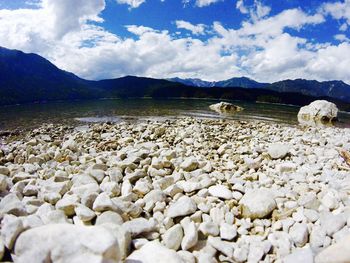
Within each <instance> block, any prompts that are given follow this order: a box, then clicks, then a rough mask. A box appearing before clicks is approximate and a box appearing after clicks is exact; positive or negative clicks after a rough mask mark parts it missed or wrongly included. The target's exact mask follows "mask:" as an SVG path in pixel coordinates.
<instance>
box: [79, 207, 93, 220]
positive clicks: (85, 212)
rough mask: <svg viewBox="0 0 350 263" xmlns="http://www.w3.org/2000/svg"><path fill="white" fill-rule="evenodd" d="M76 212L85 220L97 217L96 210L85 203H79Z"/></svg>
mask: <svg viewBox="0 0 350 263" xmlns="http://www.w3.org/2000/svg"><path fill="white" fill-rule="evenodd" d="M75 214H76V215H77V216H78V217H79V219H80V220H82V221H83V222H88V221H91V220H92V219H93V218H95V217H96V214H95V212H94V211H92V210H91V209H90V208H88V207H86V206H84V205H78V206H76V207H75Z"/></svg>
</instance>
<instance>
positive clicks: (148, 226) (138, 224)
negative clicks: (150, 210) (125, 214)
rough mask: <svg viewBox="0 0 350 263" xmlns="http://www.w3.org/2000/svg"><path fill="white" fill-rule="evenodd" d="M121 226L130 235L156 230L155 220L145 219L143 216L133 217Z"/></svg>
mask: <svg viewBox="0 0 350 263" xmlns="http://www.w3.org/2000/svg"><path fill="white" fill-rule="evenodd" d="M123 228H124V229H125V230H126V231H128V232H129V233H130V234H131V236H132V237H135V236H137V235H139V234H142V233H147V232H152V231H154V230H156V222H155V220H154V219H153V220H152V219H150V220H147V219H145V218H142V217H140V218H135V219H133V220H131V221H127V222H125V223H124V224H123Z"/></svg>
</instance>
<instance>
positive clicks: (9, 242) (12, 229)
mask: <svg viewBox="0 0 350 263" xmlns="http://www.w3.org/2000/svg"><path fill="white" fill-rule="evenodd" d="M24 230H25V229H24V226H23V222H22V220H21V219H20V218H18V217H16V216H14V215H5V216H4V218H3V219H2V221H1V238H2V240H3V242H4V245H5V246H6V247H7V248H8V249H12V248H13V245H14V244H15V241H16V238H17V237H18V235H19V234H20V233H21V232H22V231H24Z"/></svg>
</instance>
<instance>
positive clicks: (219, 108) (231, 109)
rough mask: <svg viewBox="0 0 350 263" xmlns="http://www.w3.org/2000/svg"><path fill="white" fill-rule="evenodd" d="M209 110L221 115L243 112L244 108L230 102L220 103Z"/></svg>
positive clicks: (211, 106)
mask: <svg viewBox="0 0 350 263" xmlns="http://www.w3.org/2000/svg"><path fill="white" fill-rule="evenodd" d="M209 108H210V109H211V110H213V111H216V112H217V113H220V114H234V113H236V112H239V111H242V110H243V108H242V107H239V106H237V105H234V104H231V103H228V102H219V103H216V104H212V105H210V106H209Z"/></svg>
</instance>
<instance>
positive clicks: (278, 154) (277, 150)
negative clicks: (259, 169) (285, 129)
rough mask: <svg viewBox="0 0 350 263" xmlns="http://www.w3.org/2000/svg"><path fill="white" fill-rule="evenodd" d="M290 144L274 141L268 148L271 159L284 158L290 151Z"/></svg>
mask: <svg viewBox="0 0 350 263" xmlns="http://www.w3.org/2000/svg"><path fill="white" fill-rule="evenodd" d="M289 149H290V145H288V144H285V143H273V144H270V145H269V148H268V150H267V152H268V154H269V155H270V157H271V159H283V158H284V157H285V156H286V155H287V154H288V152H289Z"/></svg>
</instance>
